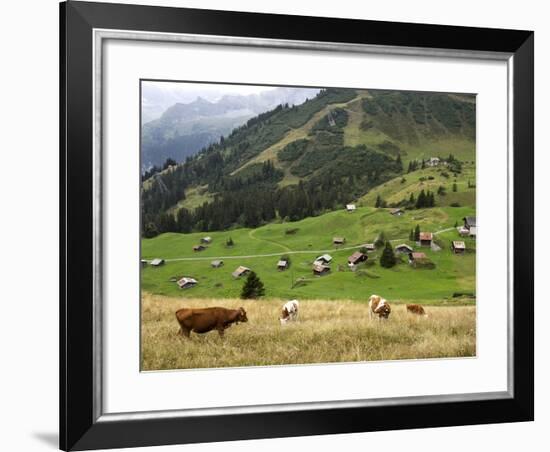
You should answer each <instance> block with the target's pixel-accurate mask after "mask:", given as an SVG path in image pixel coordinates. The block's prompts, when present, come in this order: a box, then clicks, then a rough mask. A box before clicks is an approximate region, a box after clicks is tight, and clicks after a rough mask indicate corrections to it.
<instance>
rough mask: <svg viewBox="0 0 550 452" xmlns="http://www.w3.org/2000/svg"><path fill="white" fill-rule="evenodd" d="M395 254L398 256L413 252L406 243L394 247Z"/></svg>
mask: <svg viewBox="0 0 550 452" xmlns="http://www.w3.org/2000/svg"><path fill="white" fill-rule="evenodd" d="M395 252H396V253H398V254H409V253H412V252H413V249H412V247H410V246H409V245H407V244H406V243H401V244H400V245H397V246H396V247H395Z"/></svg>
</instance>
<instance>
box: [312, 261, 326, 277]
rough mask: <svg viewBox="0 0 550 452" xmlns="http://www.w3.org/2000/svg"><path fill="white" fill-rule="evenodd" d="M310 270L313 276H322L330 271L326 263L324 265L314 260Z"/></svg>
mask: <svg viewBox="0 0 550 452" xmlns="http://www.w3.org/2000/svg"><path fill="white" fill-rule="evenodd" d="M312 270H313V274H314V275H315V276H322V275H326V274H327V273H329V272H330V267H329V266H328V265H324V264H321V263H319V262H318V261H316V262H314V264H313V268H312Z"/></svg>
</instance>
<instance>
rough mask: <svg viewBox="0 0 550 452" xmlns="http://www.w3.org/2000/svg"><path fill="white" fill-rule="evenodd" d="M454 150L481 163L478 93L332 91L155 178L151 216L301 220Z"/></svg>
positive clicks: (233, 222) (170, 226) (261, 119)
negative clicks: (409, 164)
mask: <svg viewBox="0 0 550 452" xmlns="http://www.w3.org/2000/svg"><path fill="white" fill-rule="evenodd" d="M449 153H453V154H455V156H458V158H459V159H461V160H462V159H464V158H466V159H468V160H469V161H474V159H475V98H474V97H473V96H468V95H455V94H434V93H410V92H392V91H373V90H368V91H367V90H354V89H336V88H329V89H326V90H322V91H321V92H320V93H319V94H318V95H317V96H316V97H315V98H313V99H310V100H308V101H307V102H304V103H303V104H302V105H299V106H288V105H286V106H283V105H279V106H278V107H277V108H275V109H273V110H271V111H268V112H265V113H262V114H260V115H258V116H255V117H253V118H251V119H249V120H248V121H247V122H246V123H245V124H244V125H242V126H240V127H237V128H235V129H234V130H233V131H232V132H231V133H230V134H228V135H227V136H226V137H225V138H223V139H221V140H220V142H219V143H213V144H211V145H209V146H208V147H207V148H205V149H203V150H202V151H201V152H199V153H198V154H197V155H196V156H194V157H192V158H190V159H188V160H187V161H186V163H185V164H183V165H179V166H178V167H176V168H172V169H171V170H170V171H166V172H163V173H161V174H159V175H157V176H156V177H155V179H154V180H152V181H146V182H145V183H144V184H143V197H142V204H143V212H144V216H143V219H144V222H146V223H151V224H152V225H153V226H154V227H152V228H151V230H152V232H151V234H152V235H155V231H156V233H158V232H165V231H170V230H177V228H179V227H180V226H176V225H175V223H178V222H177V221H175V220H174V218H173V216H172V214H174V213H177V214H179V212H182V213H181V216H183V217H185V218H184V220H185V221H184V220H182V223H181V224H185V227H183V228H180V230H182V231H187V230H219V229H224V228H228V227H233V226H246V227H256V226H258V225H260V224H263V223H265V222H269V221H272V220H273V219H275V218H288V219H289V220H293V221H294V220H299V219H301V218H305V217H307V216H312V215H318V214H320V213H323V212H325V211H327V210H331V209H334V208H337V207H339V206H341V205H342V204H344V203H346V202H349V201H352V200H355V199H358V198H360V197H362V196H364V195H366V194H367V193H368V192H369V191H370V190H372V189H373V188H375V187H378V186H381V185H382V184H385V183H388V181H390V180H392V179H393V178H396V177H398V176H399V175H401V174H402V173H403V162H405V163H407V162H408V161H410V160H414V159H416V158H418V157H422V158H425V157H430V156H445V157H446V156H447V155H449ZM161 182H162V183H161ZM474 183H475V181H474ZM198 187H200V190H199V189H198ZM411 189H412V188H411ZM448 191H450V190H449V189H448ZM186 195H189V199H186ZM194 196H199V197H200V199H201V200H206V202H205V203H203V204H200V202H198V199H194V198H193V197H194ZM449 199H450V198H449ZM201 202H202V201H201ZM176 205H177V206H178V207H177V208H174V206H176ZM186 209H193V210H192V211H186ZM166 212H170V213H171V214H170V215H168V216H166V215H165V213H166ZM159 216H162V218H161V217H159ZM144 228H145V223H144Z"/></svg>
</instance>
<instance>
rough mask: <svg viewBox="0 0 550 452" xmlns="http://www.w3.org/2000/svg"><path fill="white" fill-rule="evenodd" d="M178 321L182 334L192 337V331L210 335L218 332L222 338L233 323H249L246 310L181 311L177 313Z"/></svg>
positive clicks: (202, 309)
mask: <svg viewBox="0 0 550 452" xmlns="http://www.w3.org/2000/svg"><path fill="white" fill-rule="evenodd" d="M176 319H177V320H178V323H179V325H180V334H181V335H182V336H184V337H190V335H191V331H193V332H195V333H208V332H209V331H212V330H217V331H218V334H219V335H220V337H223V334H224V331H225V330H226V329H227V328H229V327H230V326H231V325H232V324H233V323H235V324H238V323H239V322H248V318H247V317H246V311H245V310H244V308H239V309H226V308H201V309H187V308H184V309H180V310H179V311H177V312H176Z"/></svg>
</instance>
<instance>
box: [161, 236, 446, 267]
mask: <svg viewBox="0 0 550 452" xmlns="http://www.w3.org/2000/svg"><path fill="white" fill-rule="evenodd" d="M453 229H454V228H447V229H441V230H440V231H437V232H434V235H437V234H440V233H442V232H447V231H452V230H453ZM248 235H249V237H250V238H251V239H254V240H259V241H264V242H267V243H271V244H273V245H278V246H280V247H282V248H283V249H284V250H285V251H284V253H285V254H325V253H334V252H336V251H350V250H356V249H357V248H361V247H362V246H365V245H366V244H365V243H360V244H357V245H352V246H346V247H343V248H331V249H328V250H327V249H325V250H305V251H292V250H291V249H290V248H288V247H287V246H285V245H281V244H280V243H277V242H273V241H271V240H265V239H259V238H257V237H255V236H254V230H252V231H250V232H249V233H248ZM407 240H408V238H401V239H393V240H390V242H404V241H407ZM280 255H281V253H267V254H249V255H244V256H243V255H239V256H209V257H176V258H173V259H165V261H166V262H180V261H208V260H216V259H252V258H255V257H275V256H280Z"/></svg>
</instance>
